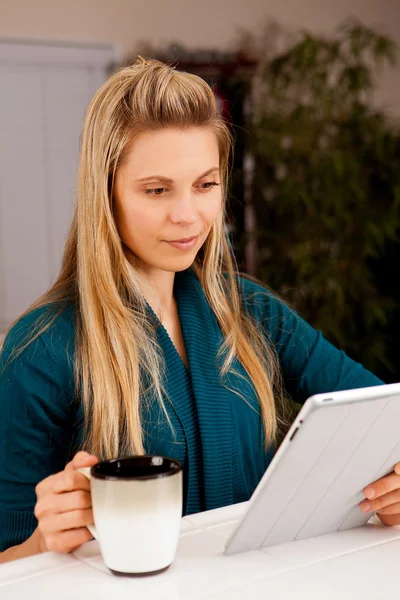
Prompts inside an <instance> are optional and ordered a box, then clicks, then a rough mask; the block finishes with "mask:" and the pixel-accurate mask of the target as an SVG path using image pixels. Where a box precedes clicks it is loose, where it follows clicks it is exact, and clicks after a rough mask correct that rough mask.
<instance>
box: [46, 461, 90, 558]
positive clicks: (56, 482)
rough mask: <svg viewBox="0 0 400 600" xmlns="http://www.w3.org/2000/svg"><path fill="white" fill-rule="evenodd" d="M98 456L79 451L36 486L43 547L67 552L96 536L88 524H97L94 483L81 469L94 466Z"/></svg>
mask: <svg viewBox="0 0 400 600" xmlns="http://www.w3.org/2000/svg"><path fill="white" fill-rule="evenodd" d="M97 462H98V458H97V457H96V456H93V455H92V454H88V453H87V452H78V453H77V454H75V456H74V458H73V459H72V461H71V462H69V463H68V464H67V466H66V467H65V469H64V470H63V471H60V472H59V473H56V474H55V475H50V476H49V477H46V479H43V481H41V482H40V483H38V485H37V486H36V496H37V502H36V505H35V511H34V512H35V517H36V518H37V520H38V528H37V529H38V532H39V535H40V550H41V551H42V552H46V551H48V550H52V551H53V552H60V553H63V554H67V553H68V552H73V551H74V550H76V549H77V548H79V546H81V545H82V544H84V543H85V542H88V541H89V540H91V539H92V537H93V536H92V535H91V533H90V532H89V530H88V529H87V528H86V525H92V524H93V512H92V498H91V494H90V482H89V480H88V479H87V478H86V477H85V476H84V475H82V473H80V472H79V471H78V470H77V469H79V468H81V467H92V466H93V465H95V464H96V463H97Z"/></svg>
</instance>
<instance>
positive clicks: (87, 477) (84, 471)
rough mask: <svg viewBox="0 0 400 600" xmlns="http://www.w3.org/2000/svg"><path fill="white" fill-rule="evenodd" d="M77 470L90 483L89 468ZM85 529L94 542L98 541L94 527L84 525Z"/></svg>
mask: <svg viewBox="0 0 400 600" xmlns="http://www.w3.org/2000/svg"><path fill="white" fill-rule="evenodd" d="M77 470H78V471H79V472H80V473H82V475H84V476H85V477H86V479H89V481H90V467H81V468H80V469H77ZM86 527H87V528H88V529H89V531H90V533H91V534H92V536H93V537H94V538H95V539H96V540H98V539H99V538H98V537H97V531H96V527H95V526H94V525H86Z"/></svg>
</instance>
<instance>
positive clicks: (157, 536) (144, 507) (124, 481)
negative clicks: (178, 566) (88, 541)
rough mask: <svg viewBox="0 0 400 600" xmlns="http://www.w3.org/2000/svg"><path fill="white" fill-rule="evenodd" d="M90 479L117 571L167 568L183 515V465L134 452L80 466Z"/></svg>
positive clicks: (97, 530)
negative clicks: (134, 454)
mask: <svg viewBox="0 0 400 600" xmlns="http://www.w3.org/2000/svg"><path fill="white" fill-rule="evenodd" d="M79 471H80V472H81V473H83V475H85V476H86V477H87V478H88V479H89V480H90V489H91V495H92V507H93V517H94V523H95V525H94V527H93V525H89V526H88V529H89V531H90V533H91V534H92V535H93V537H95V538H96V540H97V541H98V542H99V544H100V549H101V553H102V555H103V559H104V562H105V564H106V565H107V567H108V568H109V569H110V571H112V573H114V574H115V575H145V574H147V575H149V574H153V573H159V572H161V571H164V570H165V569H167V568H168V567H169V566H170V564H171V563H172V561H173V559H174V556H175V552H176V547H177V544H178V538H179V530H180V521H181V517H182V466H181V464H180V463H179V462H178V461H177V460H174V459H172V458H168V457H165V456H129V457H125V458H114V459H111V460H106V461H103V462H100V463H97V465H94V466H93V467H83V468H81V469H79Z"/></svg>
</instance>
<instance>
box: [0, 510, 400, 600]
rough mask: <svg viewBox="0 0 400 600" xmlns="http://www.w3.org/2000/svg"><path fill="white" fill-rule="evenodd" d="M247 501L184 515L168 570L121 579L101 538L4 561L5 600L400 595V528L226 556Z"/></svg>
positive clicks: (1, 584)
mask: <svg viewBox="0 0 400 600" xmlns="http://www.w3.org/2000/svg"><path fill="white" fill-rule="evenodd" d="M245 507H246V503H243V504H236V505H233V506H229V507H227V508H221V509H218V510H213V511H208V512H205V513H199V514H197V515H191V516H189V517H185V518H183V519H182V527H181V535H180V540H179V547H178V551H177V555H176V558H175V561H174V563H173V564H172V566H171V567H170V568H169V569H168V570H167V571H166V572H164V573H162V574H160V575H154V576H150V577H141V578H125V577H115V576H114V575H112V574H111V573H110V572H109V571H108V569H107V567H105V565H104V563H103V560H102V558H101V555H100V550H99V546H98V543H97V542H96V541H92V542H88V543H87V544H85V545H84V546H82V547H81V548H79V550H77V551H76V552H75V553H74V554H70V555H58V554H55V553H52V552H47V553H45V554H40V555H37V556H32V557H30V558H24V559H21V560H17V561H14V562H10V563H6V564H4V565H0V598H1V600H11V599H13V600H14V599H15V600H20V599H21V598H28V599H29V600H47V599H49V600H50V599H51V600H54V599H55V600H64V599H65V600H66V599H68V600H70V599H71V598H79V599H80V598H85V599H88V600H91V599H92V598H93V599H96V600H97V599H98V600H102V599H107V600H114V599H115V600H124V599H125V598H126V599H128V598H129V600H137V599H143V600H156V599H157V600H159V599H168V600H196V599H198V598H204V599H207V600H243V599H245V600H250V599H251V600H257V599H261V598H262V599H263V600H265V599H273V600H280V599H289V598H290V600H301V599H307V600H314V599H318V600H330V599H332V600H338V598H340V600H358V599H359V600H370V599H371V600H372V599H374V600H376V599H377V598H380V599H381V598H385V599H389V598H390V599H391V600H396V599H397V598H399V597H400V527H394V528H389V527H384V526H383V525H381V524H380V521H379V520H378V519H376V518H373V519H371V521H370V522H369V523H368V524H367V525H366V526H364V527H362V528H358V529H352V530H349V531H341V532H336V533H332V534H329V535H325V536H322V537H318V538H313V539H309V540H302V541H297V542H291V543H289V544H284V545H281V546H274V547H271V548H268V549H265V550H260V551H257V552H248V553H246V554H240V555H239V554H238V555H234V556H229V557H227V556H223V549H224V542H225V539H226V537H227V536H228V534H229V532H230V531H231V529H232V527H233V526H234V523H235V522H236V520H237V519H238V518H239V517H240V515H241V514H242V512H243V510H244V509H245Z"/></svg>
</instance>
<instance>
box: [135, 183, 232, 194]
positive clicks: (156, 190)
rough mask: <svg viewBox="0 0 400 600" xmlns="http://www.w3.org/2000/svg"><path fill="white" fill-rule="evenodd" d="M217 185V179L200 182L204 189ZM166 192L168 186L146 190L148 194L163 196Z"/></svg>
mask: <svg viewBox="0 0 400 600" xmlns="http://www.w3.org/2000/svg"><path fill="white" fill-rule="evenodd" d="M216 185H220V184H219V183H217V182H216V181H208V182H206V183H202V184H200V187H201V188H202V189H203V190H210V189H211V188H212V187H214V186H216ZM164 192H168V189H167V188H149V189H148V190H145V191H144V193H145V194H146V196H162V194H163V193H164Z"/></svg>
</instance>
